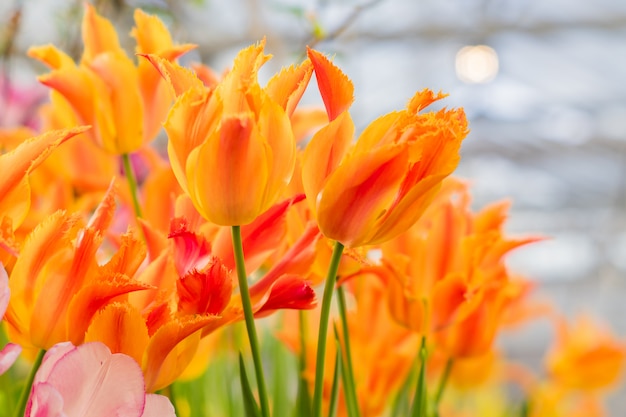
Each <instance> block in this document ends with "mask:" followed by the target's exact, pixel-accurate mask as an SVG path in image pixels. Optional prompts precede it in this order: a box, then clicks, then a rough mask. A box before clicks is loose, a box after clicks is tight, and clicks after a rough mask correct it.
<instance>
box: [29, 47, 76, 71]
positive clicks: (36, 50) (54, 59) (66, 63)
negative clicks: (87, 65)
mask: <svg viewBox="0 0 626 417" xmlns="http://www.w3.org/2000/svg"><path fill="white" fill-rule="evenodd" d="M27 54H28V56H29V57H31V58H35V59H37V60H39V61H40V62H42V63H44V64H46V65H47V66H48V67H49V68H51V69H59V68H64V67H74V66H76V64H75V63H74V60H73V59H72V58H71V57H70V56H69V55H68V54H66V53H65V52H63V51H61V50H59V49H57V48H56V47H55V46H53V45H44V46H35V47H32V48H29V49H28V52H27Z"/></svg>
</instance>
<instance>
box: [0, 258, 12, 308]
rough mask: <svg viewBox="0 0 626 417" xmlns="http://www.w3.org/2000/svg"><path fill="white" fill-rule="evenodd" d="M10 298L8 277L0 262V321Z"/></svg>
mask: <svg viewBox="0 0 626 417" xmlns="http://www.w3.org/2000/svg"><path fill="white" fill-rule="evenodd" d="M10 298H11V289H10V288H9V276H8V275H7V271H6V269H4V266H3V265H2V262H0V320H1V319H2V317H4V312H5V311H6V310H7V306H8V305H9V299H10Z"/></svg>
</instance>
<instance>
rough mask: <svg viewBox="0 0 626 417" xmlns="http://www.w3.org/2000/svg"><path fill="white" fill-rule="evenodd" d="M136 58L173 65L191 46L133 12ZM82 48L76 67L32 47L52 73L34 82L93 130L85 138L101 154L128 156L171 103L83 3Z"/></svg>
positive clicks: (156, 128)
mask: <svg viewBox="0 0 626 417" xmlns="http://www.w3.org/2000/svg"><path fill="white" fill-rule="evenodd" d="M135 24H136V27H135V29H134V30H133V32H132V34H133V36H134V37H135V39H136V40H137V52H139V53H153V54H159V55H162V56H164V57H167V58H170V59H175V58H177V57H178V56H180V55H182V54H184V53H185V52H187V51H188V50H189V49H191V48H193V45H189V44H185V45H174V43H173V42H172V39H171V36H170V34H169V32H168V30H167V28H166V27H165V26H164V25H163V23H162V22H161V21H160V20H159V19H157V18H156V17H154V16H149V15H147V14H145V13H144V12H142V11H141V10H139V9H137V10H136V11H135ZM82 34H83V42H84V45H85V48H84V51H83V55H82V58H81V62H80V64H79V65H76V64H75V63H74V61H73V60H72V59H71V58H70V57H69V56H68V55H66V54H65V53H63V52H61V51H59V50H58V49H56V48H55V47H54V46H52V45H47V46H40V47H34V48H31V49H30V50H29V55H30V56H31V57H33V58H36V59H38V60H40V61H42V62H43V63H44V64H46V65H48V66H49V67H50V68H51V69H52V72H50V73H49V74H45V75H43V76H41V77H40V78H39V80H40V81H41V82H42V83H43V84H45V85H47V86H48V87H50V88H52V89H54V90H55V91H56V92H58V94H60V95H62V96H63V97H64V98H65V100H66V101H67V102H68V103H69V104H70V106H71V108H72V110H73V112H74V114H75V115H76V117H77V120H78V121H79V123H82V124H90V125H92V126H93V127H94V128H93V130H92V131H91V132H90V136H91V137H92V138H93V139H94V140H95V142H96V143H97V144H98V145H100V146H101V147H102V148H104V149H105V150H107V151H109V152H111V153H115V154H123V153H131V152H133V151H136V150H137V149H139V148H140V147H141V146H142V145H143V144H144V143H146V142H148V141H150V140H152V139H153V138H154V137H155V136H156V134H157V133H158V131H159V129H160V127H161V122H162V120H163V119H164V117H165V115H166V113H167V109H168V108H169V105H170V103H171V100H172V97H171V95H170V92H169V91H168V89H167V87H166V86H165V85H164V84H163V81H162V80H161V79H160V77H158V75H156V74H154V71H153V70H152V69H151V68H150V66H149V64H147V63H145V62H141V63H140V64H139V66H135V64H134V63H133V61H132V60H131V59H130V58H129V57H128V56H127V55H126V53H125V52H124V50H123V49H122V47H121V46H120V44H119V41H118V37H117V33H116V32H115V28H114V27H113V25H112V24H111V22H109V21H108V20H106V19H105V18H103V17H101V16H99V15H98V14H97V13H96V11H95V9H94V8H93V6H91V5H89V4H88V3H85V15H84V17H83V23H82Z"/></svg>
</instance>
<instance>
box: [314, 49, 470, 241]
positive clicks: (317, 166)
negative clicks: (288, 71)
mask: <svg viewBox="0 0 626 417" xmlns="http://www.w3.org/2000/svg"><path fill="white" fill-rule="evenodd" d="M309 58H310V59H311V61H312V62H313V66H314V68H315V76H316V77H317V82H318V86H319V89H320V93H321V95H322V98H323V100H324V104H325V105H326V111H327V114H328V118H329V120H330V123H329V124H328V125H326V126H325V127H324V128H322V129H321V130H320V131H318V132H317V133H316V134H315V135H314V136H313V138H312V139H311V141H310V142H309V144H308V146H307V147H306V149H305V152H304V158H303V165H302V176H303V184H304V189H305V192H306V195H307V199H308V201H309V204H310V205H311V207H312V211H313V213H314V215H315V217H316V218H317V222H318V224H319V227H320V230H321V231H322V232H323V233H324V235H326V236H327V237H328V238H330V239H333V240H337V241H339V242H341V243H342V244H343V245H345V246H347V247H356V246H362V245H367V244H377V243H381V242H384V241H386V240H389V239H391V238H393V237H395V236H397V235H398V234H400V233H402V232H403V231H405V230H406V229H407V228H408V227H410V226H411V225H412V224H413V223H415V221H416V220H417V219H418V218H419V217H420V216H421V214H422V213H423V211H424V210H425V209H426V207H427V205H428V203H429V202H430V200H431V198H432V196H433V195H434V193H435V192H436V191H437V189H438V187H439V184H440V183H441V181H442V180H443V179H444V178H445V177H446V176H448V175H450V174H451V173H452V171H453V170H454V169H455V168H456V166H457V164H458V162H459V149H460V146H461V141H462V140H463V139H464V138H465V136H466V135H467V133H468V130H467V121H466V119H465V113H464V112H463V109H455V110H445V109H444V110H440V111H437V112H429V113H424V114H420V111H421V110H423V109H424V108H425V107H427V106H428V105H430V104H431V103H433V102H434V101H437V100H439V99H442V98H443V97H445V95H443V94H434V93H433V92H431V91H429V90H424V91H421V92H419V93H417V94H416V95H415V96H414V97H413V98H412V99H411V100H410V101H409V103H408V105H407V108H406V110H403V111H399V112H393V113H390V114H387V115H385V116H383V117H380V118H379V119H377V120H375V121H374V122H372V123H371V124H370V125H369V126H368V127H367V128H366V129H365V130H364V131H363V133H361V135H360V136H359V138H358V140H357V142H356V144H355V145H354V146H352V139H353V133H354V124H353V122H352V119H351V118H350V115H349V113H348V108H349V107H350V104H351V103H352V99H353V97H352V96H353V94H352V92H353V86H352V83H351V81H350V80H349V79H348V78H347V77H346V75H345V74H343V73H342V72H341V70H339V68H337V67H335V66H334V65H333V64H332V63H331V62H330V61H329V60H328V59H327V58H326V57H324V56H323V55H322V54H320V53H319V52H317V51H314V50H312V49H309Z"/></svg>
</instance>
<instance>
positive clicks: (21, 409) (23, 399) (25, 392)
mask: <svg viewBox="0 0 626 417" xmlns="http://www.w3.org/2000/svg"><path fill="white" fill-rule="evenodd" d="M45 354H46V351H45V350H44V349H41V350H40V351H39V353H37V357H36V358H35V362H34V363H33V367H32V368H31V370H30V374H28V379H27V380H26V382H25V384H24V387H23V388H22V394H21V395H20V400H19V402H18V403H17V404H18V405H17V408H16V409H15V414H14V416H15V417H22V416H23V415H24V413H25V412H26V403H27V402H28V397H29V396H30V391H31V388H32V386H33V381H34V380H35V375H36V374H37V371H38V370H39V367H40V366H41V362H42V361H43V356H44V355H45Z"/></svg>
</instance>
